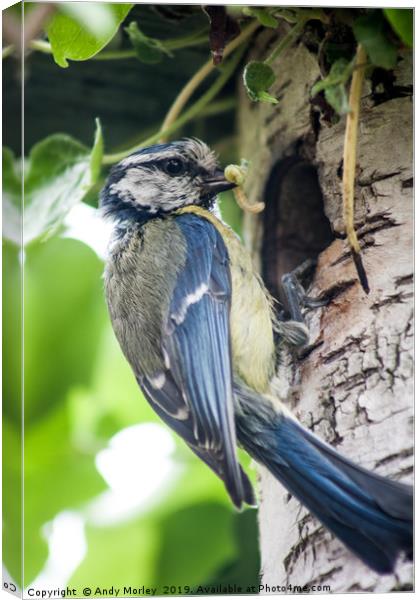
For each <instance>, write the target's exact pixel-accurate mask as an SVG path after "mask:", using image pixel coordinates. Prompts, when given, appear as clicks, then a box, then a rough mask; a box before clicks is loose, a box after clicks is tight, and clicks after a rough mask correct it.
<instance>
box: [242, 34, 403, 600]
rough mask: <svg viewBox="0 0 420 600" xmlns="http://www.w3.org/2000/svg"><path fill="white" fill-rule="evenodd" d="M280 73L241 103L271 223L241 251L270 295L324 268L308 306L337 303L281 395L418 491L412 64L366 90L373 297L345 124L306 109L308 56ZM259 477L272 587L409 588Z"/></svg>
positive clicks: (259, 226) (352, 450) (362, 191)
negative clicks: (303, 271) (289, 277)
mask: <svg viewBox="0 0 420 600" xmlns="http://www.w3.org/2000/svg"><path fill="white" fill-rule="evenodd" d="M269 44H270V36H269V35H267V34H264V35H263V36H261V38H260V40H259V46H258V45H257V47H256V50H255V51H254V55H253V56H252V58H253V59H258V58H261V56H259V54H262V55H263V56H265V55H266V54H267V46H269ZM258 47H259V48H262V49H264V50H263V52H262V53H261V52H259V50H258ZM273 68H274V71H275V72H276V74H278V78H277V82H276V84H275V88H274V90H273V88H272V91H274V95H275V96H277V97H279V98H280V103H279V104H278V105H276V106H274V107H273V106H271V105H262V104H258V105H257V104H252V103H250V102H249V100H248V99H247V98H246V95H245V94H244V93H243V97H242V100H241V111H240V122H239V127H240V135H241V144H240V147H241V153H242V155H243V156H244V157H246V158H248V159H250V160H251V162H252V171H251V174H250V177H249V179H248V189H247V193H248V195H249V197H250V200H251V201H254V202H256V201H259V200H265V201H266V203H267V208H266V211H265V215H264V216H260V217H255V216H252V215H246V217H245V228H244V229H245V238H246V240H245V241H246V243H247V244H248V246H249V247H250V248H251V250H252V252H253V256H254V258H255V262H256V265H257V267H258V268H259V269H260V271H261V273H262V275H263V277H264V279H265V281H266V283H267V285H268V287H269V288H270V291H272V293H274V294H276V293H277V291H278V281H279V278H280V276H281V274H282V273H284V272H286V271H288V270H290V269H291V268H293V267H294V266H296V265H297V264H299V263H300V262H302V260H303V259H304V258H305V257H307V256H318V265H317V269H316V272H315V276H314V279H313V282H312V285H311V288H310V294H311V295H314V296H317V295H318V294H321V293H326V292H328V293H332V295H333V300H332V301H331V302H330V304H329V305H328V306H327V307H326V308H323V309H317V310H315V311H310V312H308V313H307V316H306V319H307V323H308V325H309V328H310V334H311V341H310V346H309V347H308V348H307V349H306V351H305V352H304V354H303V355H302V356H300V357H296V356H295V357H292V356H290V355H288V354H286V353H285V352H284V353H283V360H282V364H281V366H280V367H279V371H278V377H277V378H276V381H275V382H274V387H275V390H276V392H277V393H278V395H279V397H280V398H282V399H283V400H284V401H285V402H287V404H288V405H289V407H290V408H291V409H292V410H293V412H294V414H295V415H296V416H297V417H298V419H299V420H300V421H301V422H302V423H303V424H305V425H306V426H307V427H309V428H310V429H311V430H313V431H314V432H315V433H316V434H317V435H318V436H320V437H321V438H322V439H324V440H326V441H328V442H329V443H330V444H332V445H333V446H334V447H335V448H337V450H339V451H340V452H342V453H343V454H345V455H346V456H348V457H350V458H351V459H352V460H354V461H355V462H357V463H359V464H361V465H363V466H364V467H366V468H369V469H374V470H375V471H376V472H377V473H380V474H382V475H386V476H389V477H391V478H394V479H396V480H400V481H405V482H411V481H412V447H413V431H412V427H413V417H412V415H413V354H412V351H413V199H412V187H413V173H412V129H413V124H412V98H411V90H412V62H411V57H410V55H406V56H404V57H403V58H402V60H401V61H400V62H399V65H398V68H397V69H396V71H395V80H394V81H393V82H392V85H390V86H387V89H385V88H381V87H380V86H379V87H377V88H376V89H375V90H372V83H371V82H370V81H369V80H368V81H367V82H366V84H365V88H364V92H363V99H362V107H361V116H360V130H359V144H358V159H357V176H356V182H355V202H356V222H357V224H358V236H359V239H360V241H361V245H362V248H363V260H364V264H365V267H366V271H367V274H368V278H369V284H370V288H371V292H370V294H369V295H368V296H366V295H365V293H364V292H363V290H362V288H361V286H360V285H359V283H358V281H357V280H356V273H355V269H354V265H353V263H352V260H351V257H350V255H349V252H348V246H347V242H346V241H345V240H344V239H343V235H342V234H343V231H344V227H343V223H342V219H341V169H342V154H343V138H344V125H345V120H344V118H342V119H340V121H339V122H338V123H336V124H334V125H331V124H328V123H326V122H325V121H324V119H323V117H322V115H320V113H319V112H317V108H316V107H314V106H313V105H311V104H310V102H309V97H310V89H311V87H312V86H313V84H314V83H315V81H316V80H317V79H318V78H319V77H320V72H319V67H318V63H317V60H316V56H315V55H314V54H312V53H311V52H310V51H308V49H307V48H306V47H305V46H304V45H302V44H300V45H298V46H297V47H294V48H291V49H289V50H288V51H287V52H286V53H285V54H282V55H281V57H279V59H278V60H277V63H276V64H274V65H273ZM372 91H374V92H375V93H374V94H372ZM340 236H341V238H340ZM259 478H260V500H261V505H260V510H259V527H260V541H261V557H262V584H263V585H267V586H270V587H271V586H279V585H289V584H291V585H292V586H295V585H296V586H304V585H310V586H312V585H314V586H319V585H321V586H322V585H329V586H330V590H331V591H335V592H338V591H340V592H349V591H355V592H356V591H357V592H359V591H360V592H366V591H390V590H411V589H412V585H413V575H412V566H411V564H410V563H404V562H402V561H401V563H400V564H399V565H398V568H397V571H396V573H395V574H394V575H389V576H378V575H376V574H375V573H374V572H372V571H370V570H369V569H368V568H367V567H365V566H364V565H363V564H362V563H361V562H360V561H359V560H358V559H356V558H355V557H354V556H352V555H351V554H350V552H348V551H347V550H346V549H345V548H344V547H343V545H342V544H341V543H340V542H339V541H338V540H336V539H334V538H333V536H332V535H331V534H330V533H329V532H328V531H326V530H325V529H324V528H323V527H322V526H320V524H319V523H318V522H317V521H316V520H315V519H314V518H312V517H311V516H310V515H309V514H308V512H307V511H306V510H305V509H304V508H302V506H301V505H300V504H299V503H298V502H297V501H295V500H294V499H293V498H291V497H290V495H288V494H287V493H286V492H285V490H284V489H283V488H282V487H281V485H280V484H279V483H277V482H276V481H275V480H274V478H273V477H272V476H271V475H270V474H269V473H268V472H267V471H266V470H265V469H264V468H259ZM267 591H268V590H267ZM314 591H315V590H314Z"/></svg>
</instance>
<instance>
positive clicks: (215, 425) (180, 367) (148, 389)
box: [140, 214, 253, 506]
mask: <svg viewBox="0 0 420 600" xmlns="http://www.w3.org/2000/svg"><path fill="white" fill-rule="evenodd" d="M176 223H177V225H178V227H179V228H180V230H181V232H182V234H183V237H184V240H185V244H186V260H185V264H184V265H183V268H182V269H181V270H180V271H179V272H178V275H177V279H176V283H175V287H174V290H173V294H172V298H171V302H170V306H169V312H168V315H167V318H166V322H165V323H164V329H163V341H162V345H163V347H162V352H163V356H164V360H165V370H162V371H161V372H159V373H154V375H153V378H150V377H144V378H143V380H142V381H141V382H140V383H141V386H142V388H143V390H144V392H145V394H146V396H147V397H148V399H149V401H151V402H152V404H153V407H154V409H155V410H156V411H157V412H158V414H159V415H160V416H161V417H162V419H164V421H165V422H166V423H167V424H168V425H170V427H172V428H173V429H174V430H175V431H176V432H177V433H178V434H179V435H181V436H182V437H183V438H184V439H185V441H186V442H187V443H188V444H189V445H190V446H191V448H192V449H193V450H194V452H195V453H196V454H197V455H198V456H200V458H201V459H202V460H204V462H206V463H207V464H208V465H210V466H211V468H212V469H213V470H214V471H215V472H216V473H217V474H218V475H219V476H220V477H222V479H223V480H224V482H225V485H226V487H227V490H228V491H229V493H230V495H231V497H232V500H233V502H234V503H235V504H236V505H237V506H240V505H241V503H242V501H245V502H251V503H252V502H253V498H252V492H251V491H250V485H249V482H247V478H246V476H245V474H244V473H243V472H242V470H241V467H240V465H239V464H238V460H237V454H236V431H235V422H234V408H233V393H232V369H231V351H230V332H229V312H230V299H231V282H230V269H229V258H228V253H227V249H226V246H225V244H224V241H223V239H222V237H221V235H220V234H219V232H218V231H217V230H216V229H215V227H214V226H213V225H212V224H211V223H210V222H209V221H207V220H206V219H203V218H200V217H197V216H195V215H192V214H184V215H180V216H178V217H177V218H176Z"/></svg>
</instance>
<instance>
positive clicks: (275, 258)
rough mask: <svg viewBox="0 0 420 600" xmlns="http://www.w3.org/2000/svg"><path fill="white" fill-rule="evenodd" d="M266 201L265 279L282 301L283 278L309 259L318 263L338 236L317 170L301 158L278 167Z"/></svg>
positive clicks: (264, 225)
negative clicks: (327, 214) (327, 213)
mask: <svg viewBox="0 0 420 600" xmlns="http://www.w3.org/2000/svg"><path fill="white" fill-rule="evenodd" d="M264 198H265V201H266V208H265V211H264V222H263V228H264V231H263V245H262V253H261V256H262V276H263V279H264V282H265V285H266V286H267V288H268V290H269V291H270V293H271V294H272V296H274V298H276V299H277V300H280V301H281V287H280V281H281V277H282V275H284V274H285V273H289V272H290V271H293V269H295V268H296V267H298V266H299V265H300V264H302V263H303V262H304V261H305V260H306V259H308V258H311V259H316V258H317V256H318V255H319V254H320V252H322V251H323V250H324V249H325V248H327V246H329V245H330V244H331V242H332V241H333V239H334V235H333V231H332V229H331V225H330V222H329V220H328V218H327V217H326V215H325V212H324V200H323V196H322V192H321V187H320V185H319V180H318V173H317V170H316V168H315V167H314V165H312V164H311V163H309V162H308V161H305V160H303V159H302V158H301V157H299V156H294V157H288V158H285V159H283V160H280V161H278V162H277V163H276V164H275V165H274V167H273V169H272V171H271V173H270V176H269V178H268V181H267V185H266V189H265V195H264ZM306 283H307V282H306Z"/></svg>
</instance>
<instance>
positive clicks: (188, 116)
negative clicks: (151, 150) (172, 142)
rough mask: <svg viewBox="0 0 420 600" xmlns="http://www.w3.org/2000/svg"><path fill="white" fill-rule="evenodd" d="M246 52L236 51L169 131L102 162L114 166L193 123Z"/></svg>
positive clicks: (112, 155)
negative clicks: (214, 79)
mask: <svg viewBox="0 0 420 600" xmlns="http://www.w3.org/2000/svg"><path fill="white" fill-rule="evenodd" d="M244 51H245V46H242V47H240V48H238V50H237V51H236V53H235V54H234V56H233V57H232V59H231V60H230V61H229V62H228V63H226V64H225V65H224V68H223V70H222V72H221V73H220V75H219V77H218V78H217V79H216V81H215V82H214V83H213V84H212V85H211V86H210V88H209V89H208V90H207V92H206V93H205V94H203V95H202V96H201V97H200V98H199V99H198V100H197V101H196V102H195V103H194V104H193V105H192V106H191V107H190V108H189V109H188V110H186V111H185V113H184V114H183V115H182V116H181V117H179V118H178V119H177V120H176V121H174V122H173V123H171V124H170V125H169V127H167V129H165V130H164V131H162V129H161V130H160V131H158V132H157V133H155V134H154V135H152V136H150V137H149V138H147V139H146V140H143V141H141V142H139V143H138V144H136V146H134V147H133V148H129V149H127V150H124V151H122V152H118V153H116V154H105V155H104V157H103V160H102V164H104V165H112V164H114V163H116V162H118V161H120V160H122V159H123V158H125V157H126V156H128V155H129V154H131V153H132V152H135V151H136V150H139V149H140V148H144V147H147V146H150V145H151V144H155V143H156V142H158V141H159V139H160V138H161V136H162V135H163V136H164V137H167V136H169V135H171V134H172V133H173V132H174V131H176V130H177V129H179V128H180V127H181V126H182V125H185V123H187V122H188V121H191V120H192V119H193V118H195V117H196V116H197V115H198V114H201V113H202V112H203V109H204V107H205V106H207V105H208V104H209V103H210V102H211V101H212V100H213V98H214V97H215V96H216V95H217V94H218V93H219V91H220V90H221V89H222V88H223V86H224V85H225V83H226V81H227V80H228V79H229V78H230V76H231V75H232V73H233V72H234V70H235V69H236V67H237V66H238V64H239V61H240V60H241V58H242V55H243V53H244Z"/></svg>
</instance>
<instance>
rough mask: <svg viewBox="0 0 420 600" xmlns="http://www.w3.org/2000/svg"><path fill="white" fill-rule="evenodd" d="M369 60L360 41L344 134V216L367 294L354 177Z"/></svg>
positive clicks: (367, 287) (367, 284)
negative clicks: (356, 212) (361, 102)
mask: <svg viewBox="0 0 420 600" xmlns="http://www.w3.org/2000/svg"><path fill="white" fill-rule="evenodd" d="M366 60H367V58H366V52H365V50H364V48H363V46H362V45H361V44H359V45H358V47H357V53H356V62H355V68H354V71H353V76H352V80H351V86H350V96H349V106H350V112H349V114H348V115H347V121H346V132H345V134H344V157H343V219H344V223H345V226H346V233H347V239H348V242H349V244H350V248H351V252H352V256H353V260H354V264H355V266H356V270H357V274H358V276H359V280H360V283H361V285H362V287H363V289H364V291H365V292H366V294H368V293H369V283H368V280H367V275H366V271H365V268H364V266H363V262H362V257H361V249H360V244H359V240H358V239H357V235H356V232H355V229H354V179H355V174H356V153H357V132H358V126H359V113H360V98H361V95H362V87H363V80H364V75H365V68H366Z"/></svg>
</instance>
